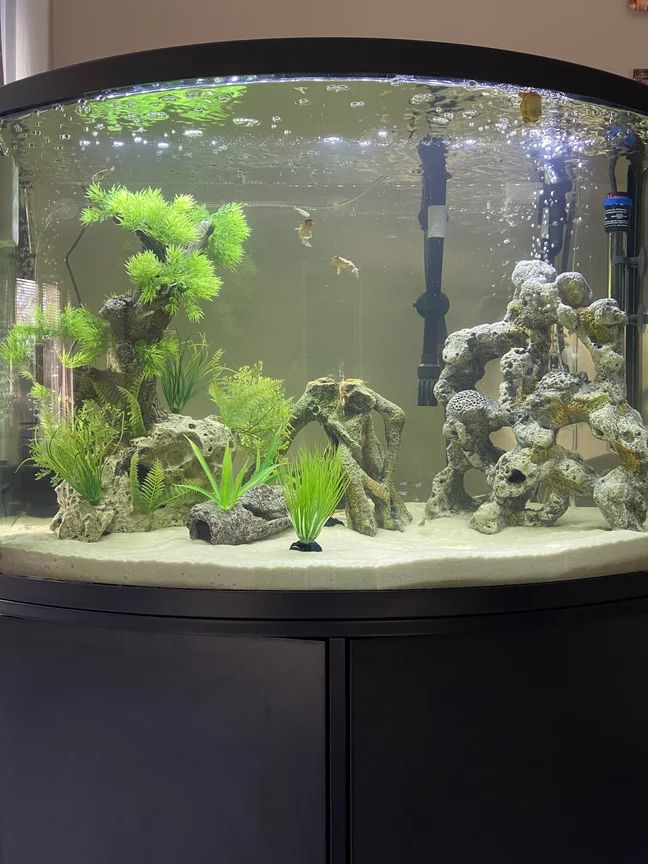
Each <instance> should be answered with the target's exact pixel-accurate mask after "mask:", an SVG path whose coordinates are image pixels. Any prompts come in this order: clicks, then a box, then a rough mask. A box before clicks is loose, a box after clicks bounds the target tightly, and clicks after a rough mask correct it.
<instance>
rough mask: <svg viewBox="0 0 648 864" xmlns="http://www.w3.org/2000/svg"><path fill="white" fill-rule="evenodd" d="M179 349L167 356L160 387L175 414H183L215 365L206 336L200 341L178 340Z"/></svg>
mask: <svg viewBox="0 0 648 864" xmlns="http://www.w3.org/2000/svg"><path fill="white" fill-rule="evenodd" d="M178 346H179V347H178V350H177V351H176V352H174V353H170V354H168V355H167V356H166V358H165V363H164V368H163V370H162V374H161V375H160V386H161V388H162V393H163V394H164V398H165V399H166V403H167V405H168V406H169V408H170V410H171V411H173V412H174V414H181V413H182V411H183V410H184V407H185V405H186V404H187V402H188V401H189V400H190V399H191V398H192V397H193V396H195V395H196V393H198V392H199V390H200V389H201V387H202V385H203V384H204V383H205V381H206V379H207V377H208V376H209V374H210V372H211V371H212V368H213V360H212V355H211V352H210V350H209V345H208V344H207V339H206V338H205V336H204V335H203V336H201V337H200V339H199V340H195V339H189V340H187V341H184V342H181V341H180V340H178Z"/></svg>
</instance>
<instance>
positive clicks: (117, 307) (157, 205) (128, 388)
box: [0, 183, 249, 434]
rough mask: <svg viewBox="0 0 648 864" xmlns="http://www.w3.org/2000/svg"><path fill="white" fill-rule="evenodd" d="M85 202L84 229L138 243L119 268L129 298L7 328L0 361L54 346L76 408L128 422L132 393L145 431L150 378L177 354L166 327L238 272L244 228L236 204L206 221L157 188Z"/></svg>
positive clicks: (194, 207)
mask: <svg viewBox="0 0 648 864" xmlns="http://www.w3.org/2000/svg"><path fill="white" fill-rule="evenodd" d="M86 195H87V197H88V200H89V202H90V206H89V207H87V208H86V209H85V210H84V211H83V213H82V214H81V221H82V223H83V224H84V225H86V226H90V225H96V224H98V223H101V222H112V223H116V224H117V225H118V226H120V227H121V228H124V229H125V230H127V231H130V232H131V233H132V234H134V235H135V237H136V238H137V239H138V240H139V242H140V244H141V249H140V251H138V252H136V253H135V254H133V255H131V256H130V257H129V258H128V259H127V261H126V264H125V269H126V272H127V274H128V277H129V279H130V281H131V282H132V283H133V290H132V291H131V292H130V293H128V294H121V295H117V296H112V297H108V298H107V299H106V300H105V302H104V303H103V305H102V307H101V309H100V310H99V313H98V314H95V313H94V312H91V311H90V310H89V309H86V308H85V307H83V306H82V307H76V308H72V307H68V308H67V309H64V310H63V311H62V312H53V311H50V312H46V313H39V314H37V315H35V317H34V320H33V321H31V322H28V323H26V324H25V323H19V324H16V325H14V327H13V328H12V330H11V331H10V332H9V334H8V335H7V337H6V338H5V340H4V342H3V343H2V346H1V348H0V355H1V356H2V357H3V358H4V359H6V360H9V361H11V362H12V363H13V364H14V365H15V366H17V367H18V369H19V370H24V369H29V365H30V362H31V356H32V354H33V349H34V347H35V346H36V345H37V344H38V343H40V342H42V341H43V340H46V339H52V340H54V341H55V344H57V345H60V346H61V347H60V351H59V356H60V359H61V362H62V363H63V365H65V366H67V367H68V368H72V369H74V370H75V373H74V387H75V399H76V400H77V403H83V402H84V401H86V400H94V399H96V398H97V395H98V394H100V395H101V398H103V399H105V400H106V401H108V402H110V404H113V405H115V406H116V407H117V408H119V409H121V410H122V411H124V412H126V411H128V412H130V413H131V414H132V413H133V411H132V399H131V398H130V397H129V396H128V395H127V394H135V398H136V400H137V402H138V406H139V413H140V414H141V418H142V423H141V424H140V423H139V422H137V423H135V424H134V425H135V426H136V427H138V430H139V431H140V432H141V429H142V428H143V429H144V431H147V430H148V429H149V427H150V425H151V424H152V423H153V422H155V421H156V420H158V419H159V418H160V416H161V414H162V412H161V409H160V406H159V405H158V401H157V379H158V377H159V375H160V374H161V372H162V371H163V369H164V366H165V363H166V362H167V359H168V356H169V355H171V354H173V353H175V352H177V350H178V345H177V341H176V340H174V339H172V338H170V337H169V335H168V334H167V328H168V326H169V324H170V322H171V321H172V319H173V318H174V316H175V315H176V314H177V313H178V312H179V311H180V310H181V309H184V310H185V312H186V314H187V316H188V317H189V319H190V320H191V321H198V320H200V318H201V316H202V309H201V304H202V303H204V302H207V301H210V300H212V299H214V298H215V297H216V296H217V294H218V292H219V290H220V287H221V279H220V277H219V276H218V275H217V273H216V267H217V266H220V267H223V268H226V269H233V268H235V267H236V266H237V265H238V263H239V262H240V260H241V258H242V256H243V244H244V242H245V240H246V238H247V237H248V235H249V228H248V225H247V221H246V219H245V214H244V212H243V208H242V207H241V206H240V205H239V204H224V205H223V206H222V207H221V208H220V209H218V210H216V211H215V212H213V213H210V212H209V211H208V210H207V209H206V208H205V207H203V206H201V205H199V204H198V203H197V202H196V201H195V200H194V199H193V198H192V197H191V195H176V196H175V198H173V199H172V200H170V201H169V200H167V199H165V198H164V196H163V195H162V193H161V191H160V190H159V189H142V190H140V191H137V192H132V191H130V190H129V189H126V188H125V187H123V186H113V187H112V188H110V189H107V188H104V187H103V186H101V185H100V184H99V183H91V184H90V186H89V187H88V189H87V192H86ZM102 360H103V361H104V362H102V363H100V364H99V365H97V364H98V361H102ZM104 366H105V368H104ZM129 434H133V433H132V432H131V431H130V430H129Z"/></svg>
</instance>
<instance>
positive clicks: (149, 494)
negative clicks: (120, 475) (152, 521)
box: [128, 453, 186, 515]
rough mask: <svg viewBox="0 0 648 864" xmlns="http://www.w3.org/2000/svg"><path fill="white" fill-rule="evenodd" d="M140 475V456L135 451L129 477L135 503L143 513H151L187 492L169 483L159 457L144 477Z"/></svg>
mask: <svg viewBox="0 0 648 864" xmlns="http://www.w3.org/2000/svg"><path fill="white" fill-rule="evenodd" d="M139 475H140V472H139V458H138V456H137V453H135V454H133V456H132V458H131V463H130V469H129V472H128V479H129V482H130V492H131V499H132V501H133V505H134V506H135V507H136V508H137V509H138V510H141V511H142V513H148V514H149V515H151V514H152V513H154V512H155V511H156V510H159V509H160V507H164V506H165V505H166V504H169V503H170V502H171V501H175V500H177V499H178V498H180V497H182V496H183V495H185V494H186V492H185V491H184V490H181V489H178V488H177V487H176V486H172V485H170V484H169V483H167V480H166V476H165V473H164V466H163V465H162V462H161V461H160V460H159V459H156V460H155V461H154V462H153V464H152V465H151V467H150V468H149V469H148V471H147V472H146V475H145V477H144V479H140V476H139Z"/></svg>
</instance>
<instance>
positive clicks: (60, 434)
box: [28, 402, 122, 504]
mask: <svg viewBox="0 0 648 864" xmlns="http://www.w3.org/2000/svg"><path fill="white" fill-rule="evenodd" d="M121 437H122V429H120V428H118V426H117V423H116V422H115V418H114V417H111V418H107V416H106V412H104V411H102V410H101V409H100V408H99V406H98V405H96V404H95V403H92V402H86V403H85V404H84V405H83V407H82V408H81V409H80V410H79V411H78V412H77V414H76V416H70V417H66V418H64V419H63V420H60V421H58V422H57V421H54V420H53V419H51V418H48V419H47V420H46V421H45V422H44V424H43V425H39V426H38V427H37V429H36V432H35V435H34V440H33V441H32V443H31V445H30V447H31V454H30V456H29V459H28V461H30V462H33V463H34V464H35V465H36V466H37V468H38V469H39V470H38V474H37V476H38V477H47V476H49V477H50V481H51V483H52V485H53V486H57V485H58V484H59V483H60V482H62V481H63V480H65V481H66V482H67V483H68V484H69V485H70V486H71V487H72V488H73V489H74V490H75V492H78V493H79V495H80V496H81V497H82V498H83V499H85V500H86V501H87V502H88V503H89V504H98V503H99V502H100V501H101V494H102V488H101V478H102V474H103V468H104V465H105V462H106V459H107V458H108V457H109V456H110V455H112V453H114V451H115V449H116V448H117V445H118V444H119V442H120V440H121Z"/></svg>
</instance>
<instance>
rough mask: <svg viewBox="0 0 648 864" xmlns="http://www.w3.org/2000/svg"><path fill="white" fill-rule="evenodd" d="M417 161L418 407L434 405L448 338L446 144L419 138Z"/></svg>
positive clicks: (434, 139)
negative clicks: (420, 279) (420, 264)
mask: <svg viewBox="0 0 648 864" xmlns="http://www.w3.org/2000/svg"><path fill="white" fill-rule="evenodd" d="M417 150H418V155H419V159H420V160H421V177H422V190H421V209H420V211H419V215H418V221H419V225H420V226H421V229H422V230H423V236H424V241H423V243H424V269H425V291H424V292H423V294H421V295H420V297H418V298H417V300H416V302H415V303H414V308H415V309H416V311H417V312H418V314H419V315H420V316H421V317H422V318H423V321H424V325H423V353H422V355H421V362H420V363H419V366H418V404H419V405H422V406H432V407H434V406H436V404H437V400H436V397H435V395H434V385H435V384H436V382H437V381H438V380H439V375H440V373H441V367H442V363H443V360H442V356H441V352H442V350H443V345H444V343H445V340H446V336H447V335H448V332H447V329H446V324H445V316H446V313H447V311H448V309H449V306H450V304H449V301H448V298H447V296H446V295H445V294H444V293H443V292H442V291H441V278H442V271H443V243H444V240H445V235H446V225H447V222H448V213H447V207H446V187H447V183H448V178H449V176H450V175H449V174H448V172H447V170H446V145H445V141H444V140H443V139H441V138H431V137H427V138H423V139H422V140H421V142H420V143H419V145H418V148H417Z"/></svg>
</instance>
